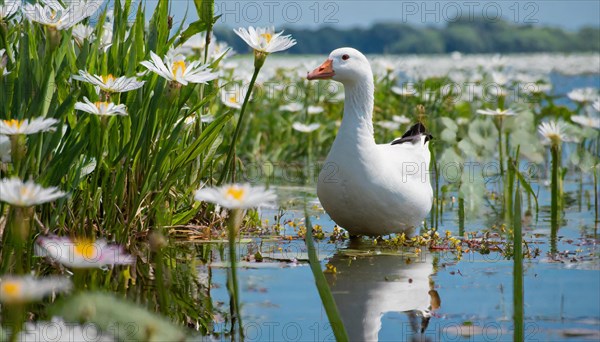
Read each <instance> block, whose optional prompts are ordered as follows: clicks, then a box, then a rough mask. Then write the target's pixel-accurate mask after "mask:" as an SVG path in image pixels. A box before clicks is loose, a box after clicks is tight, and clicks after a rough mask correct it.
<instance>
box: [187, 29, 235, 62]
mask: <svg viewBox="0 0 600 342" xmlns="http://www.w3.org/2000/svg"><path fill="white" fill-rule="evenodd" d="M205 46H206V32H200V33H196V34H195V35H193V36H191V37H190V38H188V39H187V40H186V41H185V42H184V43H183V44H181V48H182V49H184V50H185V51H186V53H187V54H188V55H192V54H193V55H196V56H201V58H200V59H202V60H204V48H205ZM227 49H229V51H227ZM225 51H227V54H226V55H225V56H224V58H227V57H231V56H232V55H233V54H234V53H233V50H231V49H230V48H229V46H228V45H227V43H224V42H218V41H217V40H216V38H215V36H214V35H212V36H211V40H210V44H209V45H208V59H211V60H212V59H216V58H219V57H221V55H222V54H223V53H225Z"/></svg>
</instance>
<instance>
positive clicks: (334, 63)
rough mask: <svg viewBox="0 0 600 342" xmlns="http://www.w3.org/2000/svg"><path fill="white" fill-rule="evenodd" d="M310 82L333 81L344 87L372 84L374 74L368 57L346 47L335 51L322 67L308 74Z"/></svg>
mask: <svg viewBox="0 0 600 342" xmlns="http://www.w3.org/2000/svg"><path fill="white" fill-rule="evenodd" d="M306 78H307V79H309V80H317V79H332V80H334V81H338V82H341V83H342V84H344V85H347V84H352V83H356V82H372V81H373V72H372V71H371V64H369V61H368V60H367V57H365V55H363V54H362V53H361V52H360V51H358V50H356V49H353V48H349V47H344V48H339V49H336V50H333V51H332V52H331V53H330V54H329V57H328V58H327V60H326V61H325V62H323V64H321V66H319V67H318V68H316V69H315V70H313V71H312V72H310V73H308V75H307V76H306Z"/></svg>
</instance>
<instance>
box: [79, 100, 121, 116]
mask: <svg viewBox="0 0 600 342" xmlns="http://www.w3.org/2000/svg"><path fill="white" fill-rule="evenodd" d="M75 109H77V110H81V111H84V112H86V113H90V114H96V115H109V116H110V115H127V108H126V107H125V105H124V104H118V105H117V104H114V103H112V102H106V101H100V102H93V103H92V102H91V101H90V100H88V98H87V97H83V102H77V103H75Z"/></svg>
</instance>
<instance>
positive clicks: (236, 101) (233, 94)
mask: <svg viewBox="0 0 600 342" xmlns="http://www.w3.org/2000/svg"><path fill="white" fill-rule="evenodd" d="M246 92H247V89H245V88H241V87H239V86H236V87H235V89H234V90H226V89H224V88H223V89H221V102H223V104H224V105H226V106H227V107H230V108H235V109H240V108H242V104H243V103H244V98H245V97H246Z"/></svg>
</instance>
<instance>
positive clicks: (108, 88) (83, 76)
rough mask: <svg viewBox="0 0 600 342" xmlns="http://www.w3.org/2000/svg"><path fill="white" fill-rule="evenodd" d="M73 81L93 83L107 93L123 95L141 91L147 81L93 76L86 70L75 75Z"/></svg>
mask: <svg viewBox="0 0 600 342" xmlns="http://www.w3.org/2000/svg"><path fill="white" fill-rule="evenodd" d="M73 79H74V80H78V81H83V82H87V83H91V84H93V85H94V86H96V87H98V88H99V89H101V90H102V91H104V92H107V93H122V92H126V91H130V90H135V89H139V88H141V87H142V86H143V85H144V83H145V81H138V79H137V78H135V77H125V76H121V77H114V76H113V75H112V74H108V75H92V74H90V73H89V72H87V71H84V70H79V75H74V76H73Z"/></svg>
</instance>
